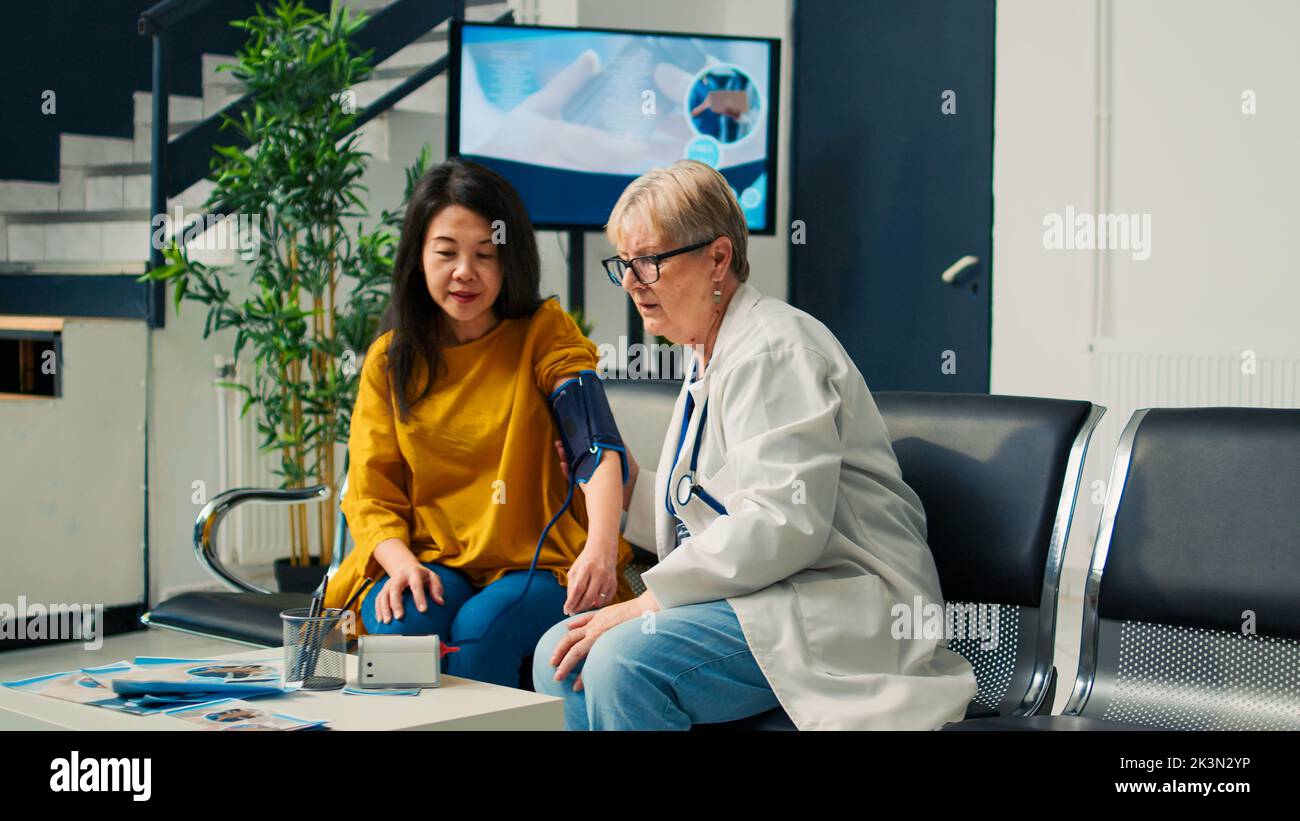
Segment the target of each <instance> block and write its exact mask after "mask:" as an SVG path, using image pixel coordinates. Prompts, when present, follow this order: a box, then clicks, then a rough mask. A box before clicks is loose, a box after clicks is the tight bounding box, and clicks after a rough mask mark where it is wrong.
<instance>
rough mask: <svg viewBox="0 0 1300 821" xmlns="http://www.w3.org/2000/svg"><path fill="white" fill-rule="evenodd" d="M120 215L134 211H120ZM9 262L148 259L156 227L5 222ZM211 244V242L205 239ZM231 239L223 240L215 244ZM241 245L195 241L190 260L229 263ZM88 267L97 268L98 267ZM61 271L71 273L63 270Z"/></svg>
mask: <svg viewBox="0 0 1300 821" xmlns="http://www.w3.org/2000/svg"><path fill="white" fill-rule="evenodd" d="M116 213H117V214H119V215H120V214H122V213H130V212H116ZM3 227H4V229H5V245H6V256H7V260H6V261H5V264H6V265H8V266H15V267H16V266H21V265H23V264H24V263H25V264H37V263H39V264H40V265H41V266H42V267H43V268H47V269H50V268H60V269H62V268H67V267H69V266H71V265H72V263H78V264H81V265H83V266H93V265H105V264H108V263H106V262H105V261H106V260H107V261H109V262H111V263H113V264H116V262H115V261H117V260H133V259H139V258H141V257H147V256H148V254H149V249H150V245H151V241H150V240H151V234H152V231H153V229H152V227H151V226H150V223H149V221H148V220H147V219H138V220H131V221H125V220H117V219H115V220H104V221H102V222H50V223H43V224H42V223H19V224H17V225H15V224H12V223H11V224H9V225H7V226H3ZM204 241H205V242H207V240H206V239H205V240H204ZM225 241H226V240H224V239H221V238H218V239H214V240H212V242H211V243H210V244H213V245H215V244H218V243H220V242H225ZM239 253H240V252H239V250H238V249H236V248H210V249H209V248H202V247H200V246H199V245H194V246H192V247H191V249H190V258H191V259H195V260H198V261H201V262H206V263H209V264H228V263H230V262H233V261H235V259H236V258H237V256H238V255H239ZM86 270H88V271H91V272H96V269H95V268H94V267H87V268H86ZM59 272H60V273H70V272H69V271H64V270H61V271H59Z"/></svg>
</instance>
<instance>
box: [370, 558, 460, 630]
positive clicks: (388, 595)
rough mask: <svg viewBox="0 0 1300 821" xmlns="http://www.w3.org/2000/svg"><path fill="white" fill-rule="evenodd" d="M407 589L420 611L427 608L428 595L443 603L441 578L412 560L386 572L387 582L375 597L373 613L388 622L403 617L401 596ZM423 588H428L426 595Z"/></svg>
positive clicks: (385, 622)
mask: <svg viewBox="0 0 1300 821" xmlns="http://www.w3.org/2000/svg"><path fill="white" fill-rule="evenodd" d="M413 561H414V559H413ZM408 590H409V591H411V597H412V598H413V599H415V606H416V608H417V609H418V610H419V611H420V612H421V613H423V612H424V611H426V610H428V609H429V602H428V599H429V597H432V598H433V600H434V601H435V602H437V603H438V604H442V603H443V598H442V579H440V578H438V574H437V573H434V572H433V571H432V570H430V569H429V568H427V567H425V566H424V565H422V564H420V563H419V562H414V563H413V564H410V565H406V566H404V567H401V568H398V569H397V570H396V572H390V573H389V574H388V583H387V584H385V585H384V588H383V589H382V590H380V591H379V595H378V596H376V597H375V615H376V616H377V617H378V618H379V620H380V621H382V622H383V623H384V624H388V623H389V622H391V621H392V620H393V619H395V618H396V619H402V618H404V617H405V613H404V612H403V609H402V597H403V596H404V595H405V594H406V591H408ZM425 590H428V596H426V595H425Z"/></svg>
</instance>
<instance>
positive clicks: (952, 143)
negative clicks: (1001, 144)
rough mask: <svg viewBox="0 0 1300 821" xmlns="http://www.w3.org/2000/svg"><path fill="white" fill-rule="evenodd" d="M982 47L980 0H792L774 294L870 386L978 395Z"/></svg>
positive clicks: (985, 249) (986, 26)
mask: <svg viewBox="0 0 1300 821" xmlns="http://www.w3.org/2000/svg"><path fill="white" fill-rule="evenodd" d="M993 44H994V2H993V0H869V2H863V0H796V2H795V5H794V48H793V52H794V67H793V71H794V97H793V106H794V108H793V116H794V126H793V128H792V145H791V153H792V163H791V210H790V220H791V221H792V227H791V235H790V238H791V245H790V291H789V293H790V300H791V302H792V303H793V304H795V305H797V306H798V307H800V308H802V309H804V310H806V311H808V312H809V313H811V314H812V315H813V316H815V317H817V318H818V319H820V320H821V321H822V322H824V323H826V325H827V326H828V327H829V328H830V329H831V330H832V331H833V332H834V333H835V335H836V336H837V337H839V339H840V342H841V343H842V344H843V345H844V347H845V349H846V350H848V352H849V354H850V355H851V356H852V357H853V359H854V361H855V362H856V363H857V365H858V368H859V369H860V370H861V371H862V374H863V376H865V377H866V380H867V385H868V386H869V387H870V388H871V389H872V390H931V391H963V392H980V393H983V392H987V391H988V387H989V298H990V290H991V289H990V280H989V276H990V274H989V272H990V259H989V257H990V253H991V251H992V229H993ZM796 221H801V222H796ZM800 228H802V230H803V234H802V236H801V235H800ZM801 240H802V241H801ZM968 257H971V258H974V261H972V260H971V259H966V258H968ZM962 260H965V262H964V263H963V262H961V261H962ZM945 271H947V272H948V276H947V277H944V276H943V275H944V273H945Z"/></svg>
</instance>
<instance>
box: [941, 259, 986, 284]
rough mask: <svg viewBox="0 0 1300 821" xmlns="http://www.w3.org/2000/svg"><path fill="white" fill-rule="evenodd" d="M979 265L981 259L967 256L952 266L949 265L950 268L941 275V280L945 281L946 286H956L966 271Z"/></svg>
mask: <svg viewBox="0 0 1300 821" xmlns="http://www.w3.org/2000/svg"><path fill="white" fill-rule="evenodd" d="M979 263H980V258H979V257H977V256H972V255H970V254H967V255H966V256H964V257H962V258H961V259H959V260H957V261H956V262H954V263H953V264H952V265H949V266H948V268H947V269H946V270H945V271H944V272H943V273H942V274H940V275H939V279H941V280H943V284H945V285H956V284H957V280H958V279H959V278H960V277H961V275H962V274H963V273H965V272H966V269H968V268H974V267H975V266H976V265H979Z"/></svg>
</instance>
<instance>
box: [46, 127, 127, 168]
mask: <svg viewBox="0 0 1300 821" xmlns="http://www.w3.org/2000/svg"><path fill="white" fill-rule="evenodd" d="M132 143H133V140H131V139H128V138H124V137H98V136H94V135H90V134H66V133H64V134H60V135H59V165H72V166H95V165H108V164H111V163H123V162H131V161H132V160H133V159H134V158H133V157H132V153H133V146H132Z"/></svg>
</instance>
